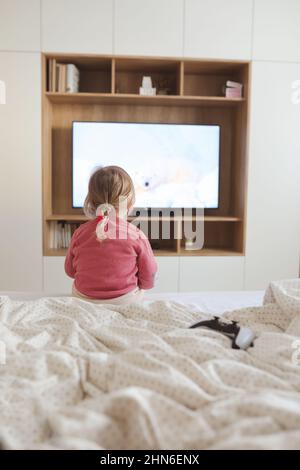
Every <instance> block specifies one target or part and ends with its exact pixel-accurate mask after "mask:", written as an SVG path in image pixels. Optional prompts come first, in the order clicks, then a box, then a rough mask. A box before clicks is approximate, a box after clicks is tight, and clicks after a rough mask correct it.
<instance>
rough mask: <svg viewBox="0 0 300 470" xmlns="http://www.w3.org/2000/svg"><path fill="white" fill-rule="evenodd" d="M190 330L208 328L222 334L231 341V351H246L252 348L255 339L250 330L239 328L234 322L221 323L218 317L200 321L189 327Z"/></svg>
mask: <svg viewBox="0 0 300 470" xmlns="http://www.w3.org/2000/svg"><path fill="white" fill-rule="evenodd" d="M190 328H209V329H211V330H215V331H218V332H220V333H223V334H224V335H225V336H227V337H229V338H230V339H231V340H232V348H233V349H248V348H249V347H250V346H253V340H254V338H255V334H254V332H253V331H252V330H251V329H250V328H245V327H241V326H239V325H238V323H237V322H236V321H228V322H224V321H221V320H220V317H214V318H213V319H211V320H202V321H200V322H197V323H195V324H194V325H191V326H190Z"/></svg>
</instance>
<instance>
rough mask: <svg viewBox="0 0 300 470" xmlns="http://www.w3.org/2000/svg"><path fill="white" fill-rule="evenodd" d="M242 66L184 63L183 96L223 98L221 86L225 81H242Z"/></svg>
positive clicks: (243, 66)
mask: <svg viewBox="0 0 300 470" xmlns="http://www.w3.org/2000/svg"><path fill="white" fill-rule="evenodd" d="M245 67H247V65H246V64H245V65H243V64H240V63H238V64H235V63H233V64H230V65H229V64H228V63H226V62H224V63H214V64H212V63H209V62H207V63H205V62H204V63H199V62H193V61H189V62H185V63H184V88H183V90H184V91H183V94H184V96H214V97H217V96H219V97H224V93H223V86H224V85H225V84H226V81H227V80H231V81H235V82H236V81H237V82H240V81H242V78H241V77H242V75H241V73H242V70H243V69H244V68H245Z"/></svg>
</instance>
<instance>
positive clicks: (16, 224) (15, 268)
mask: <svg viewBox="0 0 300 470" xmlns="http://www.w3.org/2000/svg"><path fill="white" fill-rule="evenodd" d="M40 70H41V63H40V55H39V53H30V54H29V53H27V52H26V53H21V52H0V80H1V81H2V82H4V83H5V86H6V104H0V190H1V197H0V214H1V230H0V290H20V291H26V290H32V291H38V290H41V289H42V207H41V205H42V200H41V194H42V189H41V76H40Z"/></svg>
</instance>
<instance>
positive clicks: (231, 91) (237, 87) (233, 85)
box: [223, 80, 243, 98]
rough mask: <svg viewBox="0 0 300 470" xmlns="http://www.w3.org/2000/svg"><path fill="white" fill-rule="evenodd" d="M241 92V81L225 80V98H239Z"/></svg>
mask: <svg viewBox="0 0 300 470" xmlns="http://www.w3.org/2000/svg"><path fill="white" fill-rule="evenodd" d="M242 92H243V85H242V83H238V82H233V81H231V80H227V82H226V85H224V86H223V93H224V95H225V97H226V98H241V97H242Z"/></svg>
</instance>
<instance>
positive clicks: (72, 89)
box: [48, 59, 79, 93]
mask: <svg viewBox="0 0 300 470" xmlns="http://www.w3.org/2000/svg"><path fill="white" fill-rule="evenodd" d="M48 91H51V92H59V93H78V91H79V70H78V68H77V67H76V65H74V64H59V63H57V62H56V60H55V59H49V67H48Z"/></svg>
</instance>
